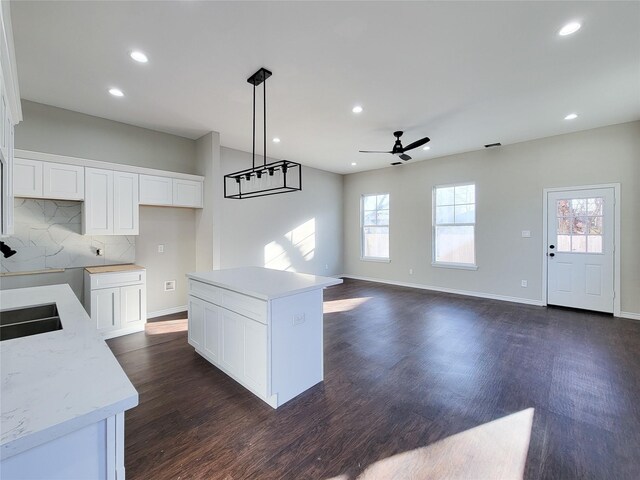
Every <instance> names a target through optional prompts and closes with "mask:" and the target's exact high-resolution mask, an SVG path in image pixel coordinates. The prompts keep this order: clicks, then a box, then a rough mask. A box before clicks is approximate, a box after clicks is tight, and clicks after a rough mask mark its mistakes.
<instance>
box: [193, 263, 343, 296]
mask: <svg viewBox="0 0 640 480" xmlns="http://www.w3.org/2000/svg"><path fill="white" fill-rule="evenodd" d="M187 277H189V278H192V279H193V280H198V281H200V282H204V283H208V284H210V285H215V286H216V287H220V288H226V289H227V290H233V291H236V292H239V293H243V294H245V295H250V296H252V297H256V298H260V299H262V300H273V299H274V298H281V297H287V296H289V295H295V294H297V293H302V292H307V291H310V290H317V289H319V288H325V287H330V286H331V285H338V284H340V283H342V279H341V278H333V277H321V276H319V275H309V274H306V273H294V272H284V271H282V270H272V269H269V268H261V267H241V268H229V269H225V270H213V271H210V272H197V273H188V274H187Z"/></svg>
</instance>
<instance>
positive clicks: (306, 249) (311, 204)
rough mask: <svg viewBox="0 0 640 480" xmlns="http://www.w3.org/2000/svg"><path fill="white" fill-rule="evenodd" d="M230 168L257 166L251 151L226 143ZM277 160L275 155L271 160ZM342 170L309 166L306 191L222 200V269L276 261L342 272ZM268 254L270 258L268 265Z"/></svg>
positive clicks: (313, 270) (279, 265)
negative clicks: (247, 151)
mask: <svg viewBox="0 0 640 480" xmlns="http://www.w3.org/2000/svg"><path fill="white" fill-rule="evenodd" d="M221 158H222V169H223V171H224V173H231V172H233V171H237V170H241V169H245V168H249V167H251V154H250V153H246V152H241V151H238V150H233V149H230V148H225V147H223V148H222V149H221ZM270 161H273V160H270ZM342 179H343V177H342V175H338V174H335V173H329V172H324V171H322V170H316V169H313V168H307V167H303V170H302V183H303V190H302V191H301V192H294V193H286V194H280V195H272V196H267V197H259V198H252V199H244V200H228V199H227V200H224V201H223V205H222V232H221V234H222V238H221V255H220V258H221V264H222V265H221V266H222V268H229V267H236V266H247V265H255V266H270V267H272V268H279V269H288V270H291V271H296V272H302V273H313V274H317V275H336V274H340V273H342ZM265 254H266V255H267V260H271V261H270V262H269V263H268V264H267V265H265V263H266V262H265Z"/></svg>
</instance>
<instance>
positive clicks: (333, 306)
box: [322, 297, 371, 313]
mask: <svg viewBox="0 0 640 480" xmlns="http://www.w3.org/2000/svg"><path fill="white" fill-rule="evenodd" d="M369 300H371V297H359V298H346V299H344V300H328V301H326V302H324V303H323V304H322V310H323V313H337V312H348V311H350V310H353V309H354V308H358V307H359V306H360V305H362V304H363V303H365V302H367V301H369Z"/></svg>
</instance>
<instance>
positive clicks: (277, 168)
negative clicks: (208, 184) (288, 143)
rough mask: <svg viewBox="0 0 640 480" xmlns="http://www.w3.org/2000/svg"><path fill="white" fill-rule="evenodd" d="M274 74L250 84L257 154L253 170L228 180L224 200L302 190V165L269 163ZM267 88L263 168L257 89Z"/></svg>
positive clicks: (253, 77) (262, 74) (251, 79)
mask: <svg viewBox="0 0 640 480" xmlns="http://www.w3.org/2000/svg"><path fill="white" fill-rule="evenodd" d="M270 76H271V72H270V71H269V70H267V69H266V68H261V69H260V70H258V71H257V72H256V73H254V74H253V75H251V76H250V77H249V78H248V79H247V82H249V83H250V84H252V85H253V151H252V167H251V168H247V169H246V170H240V171H237V172H233V173H229V174H227V175H225V176H224V198H235V199H243V198H255V197H264V196H267V195H277V194H279V193H288V192H296V191H300V190H302V165H300V164H299V163H296V162H292V161H290V160H278V161H275V162H271V163H267V86H266V85H267V84H266V80H267V79H268V78H269V77H270ZM260 84H262V86H263V122H264V131H263V135H264V138H263V148H264V150H263V152H264V157H263V161H262V165H256V87H258V85H260Z"/></svg>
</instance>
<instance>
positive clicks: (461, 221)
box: [433, 183, 476, 268]
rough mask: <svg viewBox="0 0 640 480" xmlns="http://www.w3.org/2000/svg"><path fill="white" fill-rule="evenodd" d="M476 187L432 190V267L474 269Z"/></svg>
mask: <svg viewBox="0 0 640 480" xmlns="http://www.w3.org/2000/svg"><path fill="white" fill-rule="evenodd" d="M475 225H476V186H475V184H473V183H472V184H467V185H452V186H443V187H435V188H434V189H433V264H434V265H438V264H439V265H443V266H452V267H462V268H465V267H471V268H475V263H476V247H475Z"/></svg>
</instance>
